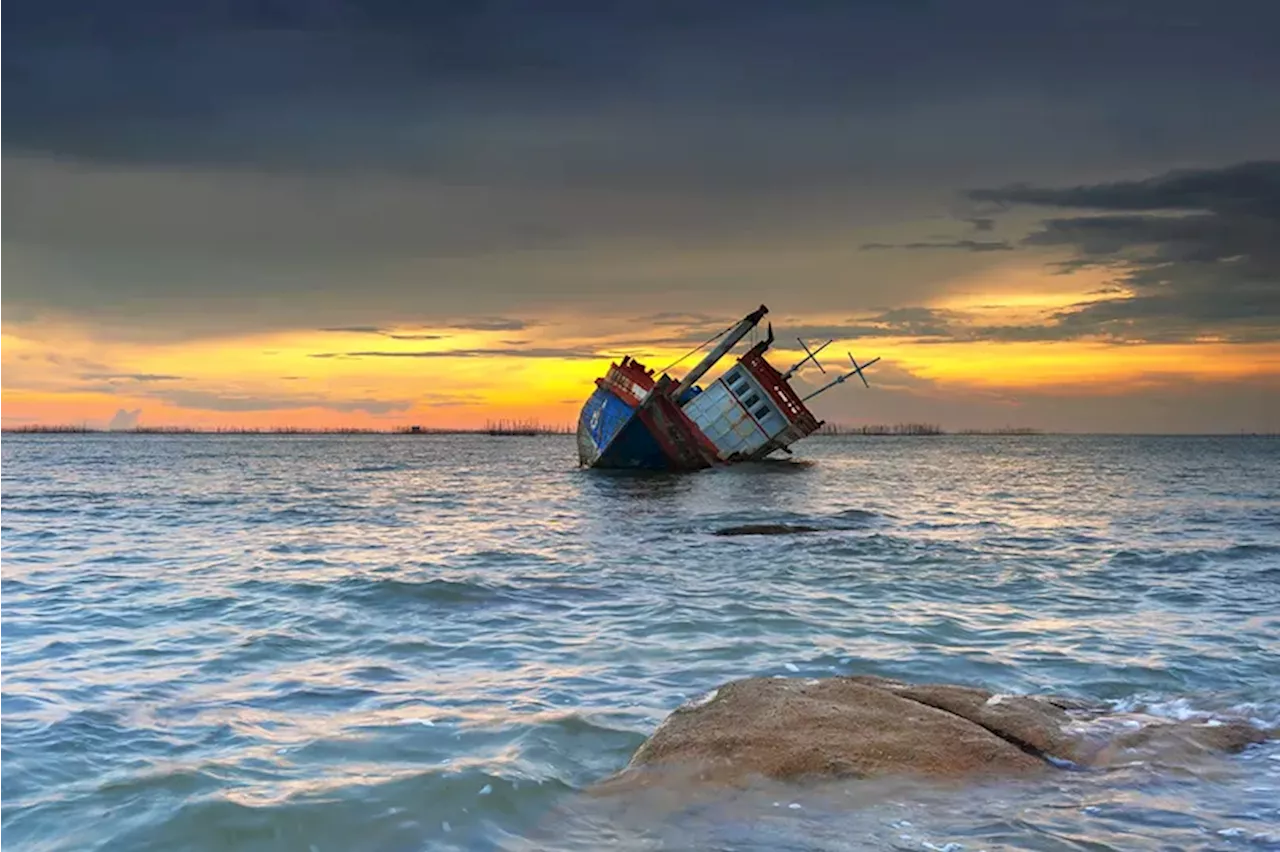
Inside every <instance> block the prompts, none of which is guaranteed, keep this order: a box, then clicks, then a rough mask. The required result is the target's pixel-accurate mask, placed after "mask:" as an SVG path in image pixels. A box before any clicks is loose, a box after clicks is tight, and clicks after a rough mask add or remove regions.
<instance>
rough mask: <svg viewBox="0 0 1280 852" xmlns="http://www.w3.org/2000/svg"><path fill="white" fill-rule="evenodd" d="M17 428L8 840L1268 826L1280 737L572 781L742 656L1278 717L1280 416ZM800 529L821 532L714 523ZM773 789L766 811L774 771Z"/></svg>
mask: <svg viewBox="0 0 1280 852" xmlns="http://www.w3.org/2000/svg"><path fill="white" fill-rule="evenodd" d="M797 450H798V454H799V455H800V456H801V457H802V458H801V460H800V463H786V462H784V463H778V464H765V465H744V466H742V467H738V468H732V469H725V470H718V471H708V472H705V473H703V474H698V475H696V476H613V475H607V474H605V475H601V474H596V473H591V472H586V471H580V470H577V469H576V468H575V467H574V459H575V456H574V452H573V444H572V439H559V438H548V439H538V438H510V439H491V438H487V437H476V438H472V437H428V436H396V437H377V436H333V437H327V436H288V437H269V436H221V437H213V436H125V435H102V436H9V437H7V438H6V440H5V441H4V445H3V474H2V475H3V522H2V523H3V529H2V534H3V535H2V544H3V564H4V570H3V580H2V590H0V591H2V592H3V661H2V662H3V669H4V691H3V696H2V698H0V702H2V708H0V709H2V711H3V750H4V751H3V758H4V775H3V825H4V840H5V841H6V842H7V843H8V844H9V845H10V846H12V848H15V849H24V848H33V849H34V848H39V849H47V850H81V849H142V850H147V849H156V850H160V849H164V850H184V849H189V850H212V849H237V850H240V849H247V850H253V849H306V850H309V849H315V850H317V852H319V850H324V852H328V850H334V849H341V850H371V851H372V852H391V850H397V852H398V850H409V849H424V848H430V849H513V850H514V849H566V850H582V849H596V848H600V847H602V846H616V847H618V848H633V849H641V848H643V849H652V848H689V847H691V846H692V847H696V848H734V849H771V850H772V849H783V850H811V849H867V848H870V849H925V850H928V849H946V850H951V852H957V850H961V849H962V850H980V849H986V850H989V851H990V852H993V850H996V849H1027V848H1042V849H1060V848H1068V847H1072V848H1078V847H1081V846H1087V847H1089V848H1095V849H1107V848H1112V849H1167V848H1215V849H1260V848H1270V847H1275V846H1277V844H1280V835H1277V832H1276V828H1275V826H1276V825H1277V824H1280V810H1278V806H1277V802H1280V745H1277V744H1276V743H1268V744H1264V745H1261V746H1255V747H1252V748H1249V749H1246V750H1245V752H1243V753H1242V754H1239V755H1235V756H1229V757H1226V758H1222V759H1218V760H1214V761H1210V762H1204V761H1197V762H1195V763H1180V764H1175V765H1151V764H1148V763H1144V762H1142V761H1140V760H1135V761H1134V762H1133V763H1132V764H1130V765H1127V766H1122V767H1118V768H1115V769H1112V770H1108V771H1106V772H1063V773H1059V774H1056V775H1053V776H1051V777H1050V778H1049V779H1048V780H1045V781H1043V782H1040V781H1037V782H1034V783H1021V784H1018V785H1009V784H1004V783H999V782H995V781H992V782H990V783H981V784H975V785H966V786H965V787H964V788H962V789H951V788H945V787H931V786H924V787H922V786H919V785H914V784H909V783H906V782H901V783H899V782H887V781H880V782H869V781H868V782H856V783H855V782H850V783H847V784H833V785H819V786H818V787H815V788H805V789H800V790H797V789H794V788H788V787H785V786H776V785H763V786H761V787H760V788H758V789H749V790H744V791H738V792H737V793H735V794H733V795H731V796H728V797H725V796H706V795H700V794H694V793H691V792H690V791H687V790H680V789H671V790H666V791H664V790H657V791H654V793H653V795H652V796H650V797H648V798H645V797H639V798H636V799H633V800H629V801H627V802H625V803H621V804H619V803H617V802H605V801H599V800H597V799H595V798H594V797H592V796H590V795H587V794H586V793H585V791H586V790H587V788H589V787H590V785H591V784H593V783H594V782H596V781H599V780H601V779H603V778H605V777H607V776H608V775H610V774H612V773H614V772H616V771H617V770H619V769H620V768H622V767H623V766H625V765H626V763H627V761H628V760H629V758H630V756H631V755H632V753H633V752H634V751H635V749H636V748H637V747H638V746H639V745H640V744H641V743H642V742H643V741H644V738H645V737H646V736H647V735H648V734H650V733H652V731H653V730H654V729H655V728H656V727H657V726H658V724H659V723H660V722H661V721H662V719H663V718H665V717H666V716H667V715H668V714H669V713H670V712H672V711H673V710H674V709H676V708H678V707H680V706H681V705H685V706H697V705H698V704H699V703H700V702H706V701H711V700H714V697H715V695H716V693H715V690H716V688H717V687H718V686H719V685H721V684H722V683H724V682H725V681H727V680H730V679H733V678H738V677H745V676H752V675H764V676H779V677H785V678H792V679H796V681H797V682H799V683H802V682H804V681H806V680H809V679H812V678H816V677H821V676H827V675H831V674H874V675H881V676H886V677H892V678H898V679H904V680H931V681H947V682H959V683H970V684H974V685H978V686H983V687H985V688H988V689H990V690H992V691H993V692H996V693H997V696H996V697H995V698H993V699H992V700H993V702H994V701H999V700H1001V698H1002V696H1007V695H1016V694H1020V693H1028V692H1035V693H1044V692H1052V693H1057V694H1061V695H1065V696H1068V697H1074V698H1080V699H1084V700H1087V701H1090V702H1101V703H1103V704H1105V705H1106V706H1108V707H1109V708H1111V710H1112V711H1113V713H1112V714H1110V716H1109V717H1108V718H1109V719H1110V720H1111V721H1112V722H1114V723H1115V724H1118V725H1123V724H1127V723H1137V720H1140V719H1153V720H1168V721H1172V720H1179V721H1191V722H1196V723H1200V724H1206V725H1212V724H1217V723H1221V722H1222V721H1224V720H1226V719H1228V718H1235V717H1239V716H1242V715H1243V716H1245V717H1247V718H1250V719H1253V720H1255V722H1256V723H1258V724H1261V725H1265V726H1276V725H1278V724H1280V638H1278V637H1280V615H1278V614H1280V442H1278V441H1276V440H1274V439H1245V438H1053V437H1043V438H1038V437H1029V438H977V437H973V438H863V439H860V438H850V439H822V440H814V441H811V442H808V443H806V444H803V445H800V446H799V447H797ZM761 524H768V525H779V524H781V525H786V526H789V527H795V528H805V529H809V530H811V531H810V532H805V533H804V534H802V535H799V534H796V535H787V534H783V535H751V536H719V535H715V532H716V531H717V530H722V529H725V528H734V527H746V526H750V525H761ZM775 803H777V804H775Z"/></svg>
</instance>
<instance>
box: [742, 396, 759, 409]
mask: <svg viewBox="0 0 1280 852" xmlns="http://www.w3.org/2000/svg"><path fill="white" fill-rule="evenodd" d="M759 401H760V394H758V393H753V394H751V396H749V397H747V398H746V399H744V400H743V401H742V404H743V405H744V406H746V407H747V408H750V407H751V406H753V405H755V404H756V403H757V402H759Z"/></svg>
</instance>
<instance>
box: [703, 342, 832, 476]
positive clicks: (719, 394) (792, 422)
mask: <svg viewBox="0 0 1280 852" xmlns="http://www.w3.org/2000/svg"><path fill="white" fill-rule="evenodd" d="M767 345H768V344H767V343H765V342H762V343H759V344H756V345H755V346H754V347H752V348H751V349H750V350H748V351H747V352H746V353H745V354H743V356H742V357H741V358H739V359H738V361H737V363H736V364H734V365H733V367H731V368H730V369H728V370H726V371H725V373H724V374H723V375H722V376H720V378H718V379H716V380H715V381H714V382H712V383H711V384H710V385H709V386H708V387H707V388H706V389H705V390H702V391H701V392H700V393H697V394H696V395H694V396H693V397H692V398H691V399H689V400H688V401H687V402H684V404H683V409H684V413H685V414H686V415H688V417H689V419H690V420H692V421H693V422H694V424H695V425H697V427H698V428H699V429H700V430H701V431H702V433H703V434H704V435H706V436H707V438H708V439H710V441H711V442H712V443H713V444H715V446H716V450H717V451H718V452H719V454H720V458H721V459H722V460H723V461H745V460H750V459H761V458H764V457H765V456H767V455H769V454H770V453H772V452H774V451H775V450H784V451H785V450H786V448H787V447H788V446H789V445H790V444H792V443H794V442H796V441H798V440H800V439H801V438H803V437H805V436H806V435H809V434H811V433H813V432H814V431H816V430H817V429H818V427H819V426H821V425H822V424H821V423H820V422H819V421H818V419H817V418H816V417H814V416H813V414H812V413H811V412H810V411H809V409H807V408H806V407H805V405H804V403H803V402H801V400H800V397H799V396H797V395H796V392H795V391H794V390H793V389H792V388H791V386H790V385H789V384H788V383H787V381H786V379H785V378H784V377H783V375H782V374H781V373H779V372H778V371H777V370H776V369H775V368H774V366H773V365H772V364H770V363H769V362H768V361H766V360H765V358H764V350H765V349H766V348H767Z"/></svg>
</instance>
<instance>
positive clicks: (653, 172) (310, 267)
mask: <svg viewBox="0 0 1280 852" xmlns="http://www.w3.org/2000/svg"><path fill="white" fill-rule="evenodd" d="M6 12H7V13H8V20H9V24H8V28H7V32H6V38H5V45H4V46H5V48H6V50H5V52H4V59H3V64H4V87H5V94H6V96H7V104H6V106H7V109H6V111H5V116H4V117H5V118H6V119H8V121H7V122H6V125H5V133H4V136H3V188H4V202H3V203H4V210H3V212H4V217H3V246H2V257H3V281H2V285H0V293H2V297H3V304H2V314H0V344H2V347H0V358H2V363H0V369H2V376H3V380H2V388H3V399H2V407H0V416H2V418H3V423H4V425H5V426H6V427H14V426H21V425H28V424H35V423H40V424H82V425H89V426H95V427H106V426H108V425H115V426H130V425H139V424H140V425H144V426H193V427H219V426H221V427H228V426H242V427H266V428H269V427H290V426H293V427H310V428H328V427H346V426H350V427H365V428H399V427H403V426H407V425H411V424H416V425H422V426H427V427H432V426H434V427H467V426H482V425H484V424H485V423H486V422H487V421H489V420H494V419H498V418H518V419H536V420H538V421H539V422H541V423H543V424H547V425H569V424H571V423H573V422H575V421H576V418H577V414H578V410H579V408H580V407H581V404H582V402H583V401H584V400H585V398H586V397H587V396H588V395H589V394H590V393H591V391H592V390H593V389H594V384H593V380H594V378H595V377H597V376H599V375H601V374H603V372H604V371H605V370H606V369H607V368H608V365H609V364H610V362H611V361H616V360H617V359H619V358H621V357H622V356H624V355H628V354H629V355H632V356H634V357H638V358H640V359H641V360H642V361H644V362H645V363H646V364H647V365H649V366H652V367H659V368H660V367H664V366H666V365H667V364H669V363H671V362H673V361H676V360H677V359H678V358H679V357H680V356H681V355H682V354H684V353H686V352H687V351H688V350H690V349H692V348H693V347H695V346H696V345H698V344H699V343H702V342H703V341H705V340H706V339H707V338H709V337H711V336H712V335H713V334H715V333H716V332H718V331H720V330H721V329H723V328H724V327H726V326H728V325H730V324H731V323H733V322H734V321H736V320H737V319H738V318H740V317H741V316H743V315H744V314H746V313H748V312H750V311H751V310H753V309H754V308H755V307H756V306H757V305H759V304H765V305H767V306H768V308H769V311H770V312H769V315H768V320H770V321H771V322H772V323H773V328H774V332H775V334H776V336H777V342H776V343H775V349H774V354H773V360H774V361H775V363H777V364H778V365H779V366H780V367H782V368H784V369H785V367H786V366H789V365H790V364H791V363H792V362H794V361H796V360H799V357H800V356H801V353H800V345H799V343H798V342H797V338H803V339H804V340H805V341H806V342H807V343H808V344H810V345H817V344H819V343H821V342H823V341H826V340H827V339H832V338H834V341H835V342H833V343H832V344H831V345H830V346H829V347H828V349H827V350H825V352H824V353H823V355H822V356H821V357H822V360H823V365H824V367H825V368H826V369H827V370H828V373H827V374H825V375H824V374H823V373H821V372H819V371H818V370H817V369H815V368H813V367H812V366H810V367H808V368H807V369H806V370H804V371H803V372H802V373H801V374H800V377H799V378H798V379H797V380H796V384H797V386H798V387H799V388H800V389H801V390H802V391H803V390H805V389H811V388H815V387H818V386H820V385H821V384H822V383H824V382H825V381H826V380H828V379H829V378H830V377H831V375H832V374H833V372H834V371H836V370H839V369H840V368H841V367H842V366H843V365H844V364H847V363H848V357H849V355H848V353H852V356H853V357H856V358H858V359H859V360H860V361H863V360H868V359H870V358H874V357H880V358H881V361H880V362H878V363H877V364H876V365H875V366H874V367H872V368H871V369H870V370H869V371H868V378H869V379H870V381H871V388H869V389H868V388H864V387H862V386H861V384H855V383H848V384H845V385H843V386H841V387H839V388H837V389H835V390H833V391H831V392H829V393H826V394H824V395H823V396H822V397H820V398H819V399H818V400H816V401H815V402H814V405H813V407H814V410H815V413H816V414H817V415H818V416H819V417H820V418H823V419H825V420H827V421H829V422H833V423H843V424H851V425H857V424H864V423H894V422H900V421H913V422H928V423H934V424H938V425H941V426H943V427H944V428H948V429H988V428H1002V427H1025V428H1037V429H1044V430H1047V431H1069V432H1078V431H1094V432H1228V433H1230V432H1239V431H1249V432H1255V431H1266V432H1277V431H1280V109H1276V103H1275V93H1276V92H1277V91H1280V51H1277V50H1275V49H1274V34H1275V33H1276V32H1280V4H1276V3H1273V2H1269V0H1258V2H1230V0H1227V1H1226V2H1214V3H1204V2H1195V3H1191V2H1184V0H1160V2H1154V1H1153V2H1143V3H1132V2H1124V1H1123V0H1110V2H1094V0H1079V1H1078V2H1061V3H1059V2H1044V3H1026V2H1013V0H1008V1H1007V2H1005V0H1000V1H999V2H996V0H992V1H991V2H987V0H970V2H963V3H961V2H922V0H849V2H839V3H826V2H816V0H815V2H805V3H797V2H793V1H792V2H763V1H762V0H743V2H738V3H698V2H688V1H687V0H685V2H678V3H677V2H665V0H653V2H632V3H624V2H601V0H592V2H587V0H577V1H576V2H563V3H558V2H545V3H531V2H473V3H454V4H445V3H425V2H389V1H388V2H366V3H346V2H340V0H305V2H303V0H296V1H295V0H275V2H253V3H240V2H230V0H226V1H225V2H219V3H213V2H194V3H171V2H162V0H137V2H131V3H127V4H106V3H97V2H91V0H15V2H10V3H9V4H8V5H7V6H6ZM743 348H745V344H744V345H743V346H742V347H739V350H738V351H739V352H740V351H741V350H742V349H743ZM694 362H695V358H690V359H687V360H685V361H683V362H681V363H679V364H678V365H677V366H676V367H674V368H673V374H674V375H676V376H677V377H678V376H679V375H680V374H681V373H682V371H683V370H684V369H687V368H688V367H689V366H691V365H692V364H693V363H694Z"/></svg>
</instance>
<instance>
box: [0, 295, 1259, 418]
mask: <svg viewBox="0 0 1280 852" xmlns="http://www.w3.org/2000/svg"><path fill="white" fill-rule="evenodd" d="M985 283H986V286H985V287H984V286H982V285H983V282H981V281H977V280H970V281H957V282H955V285H954V286H953V287H951V288H949V289H948V293H947V295H945V296H943V297H940V298H938V299H936V300H935V301H934V303H933V304H932V305H931V307H934V308H939V309H945V310H949V311H958V312H964V313H965V314H966V315H967V316H969V317H971V318H976V319H978V320H980V321H981V322H982V323H988V324H989V323H996V322H1028V321H1035V320H1036V319H1037V318H1039V319H1040V320H1041V321H1043V319H1044V318H1045V317H1046V316H1047V312H1050V311H1052V310H1056V309H1060V308H1062V307H1065V306H1067V305H1071V304H1076V303H1078V302H1080V301H1082V300H1092V299H1098V298H1108V297H1109V296H1107V295H1104V294H1099V293H1098V289H1099V283H1100V282H1099V280H1098V278H1097V276H1096V275H1085V276H1048V275H1044V274H1043V273H1039V274H1038V275H1037V280H1036V282H1035V283H1036V284H1038V285H1040V286H1039V287H1037V288H1030V287H1028V286H1027V284H1028V281H1027V273H1026V272H1025V271H1022V272H1019V271H1017V270H1013V271H1009V270H1005V271H1002V272H1000V273H999V274H996V275H993V276H992V277H990V278H989V279H988V280H987V281H986V282H985ZM783 307H786V306H783ZM771 319H773V321H774V322H775V331H776V333H777V335H778V341H777V343H776V344H775V348H774V349H773V350H772V355H771V360H772V361H773V362H774V363H775V364H776V365H777V366H778V367H779V368H780V369H786V367H787V366H789V365H790V364H791V363H792V362H793V361H795V360H798V359H799V357H800V356H801V353H800V351H799V347H798V346H797V345H796V343H795V342H794V339H795V335H794V334H790V333H788V327H789V326H793V325H794V326H797V327H798V326H801V325H806V326H811V327H817V326H824V325H825V326H839V325H840V324H842V323H844V324H848V323H849V322H850V321H851V319H850V318H849V317H848V316H842V317H832V316H807V317H806V316H798V315H794V314H790V313H788V314H785V315H784V316H776V315H775V316H771ZM672 331H673V329H671V328H660V327H648V328H646V327H642V326H637V324H635V323H626V322H622V321H615V322H609V321H606V320H604V319H601V318H598V317H596V318H587V317H573V316H570V315H564V316H559V317H555V318H551V319H548V320H546V321H543V322H539V323H537V324H531V325H530V326H529V327H528V328H526V329H523V330H520V331H510V330H501V331H499V330H493V331H479V330H461V329H457V328H453V327H450V328H435V329H433V328H423V327H412V328H401V329H395V328H389V329H384V330H383V331H382V333H374V332H372V331H354V330H353V331H339V330H332V331H281V332H274V333H268V334H255V335H244V336H227V337H210V338H203V339H197V340H193V341H188V342H140V341H136V340H134V341H130V340H123V339H113V338H104V337H102V336H101V335H98V334H96V333H95V330H94V329H93V328H89V327H85V326H77V325H74V324H58V323H35V324H22V325H10V326H6V327H5V328H4V330H3V333H2V334H0V341H2V344H3V375H4V382H3V397H2V402H3V407H2V409H0V414H2V416H3V421H4V424H5V425H6V426H10V427H13V426H21V425H26V424H34V423H39V424H46V425H61V424H67V425H79V424H85V425H89V426H96V427H101V426H104V425H106V424H107V423H108V422H109V421H110V420H111V418H112V417H113V416H114V415H115V413H116V412H117V411H118V410H122V409H123V410H125V411H139V412H140V414H139V422H140V423H141V424H143V425H147V426H183V427H197V428H215V427H223V428H234V427H246V428H276V427H304V428H340V427H354V428H396V427H401V426H407V425H411V424H416V425H422V426H425V427H439V428H468V427H477V426H483V425H484V424H485V422H487V421H489V420H494V419H499V418H518V419H535V420H538V421H539V422H541V423H543V424H545V425H569V424H571V423H573V422H574V421H575V420H576V417H577V413H578V410H579V408H580V406H581V404H582V402H583V400H585V398H586V397H587V396H588V395H589V394H590V393H591V391H592V389H593V380H594V379H595V377H597V376H599V375H601V374H602V373H603V371H604V370H605V369H606V368H607V367H608V364H609V361H610V360H611V358H617V357H620V356H621V355H623V354H628V353H630V354H633V355H638V356H640V357H641V358H642V359H643V360H644V361H645V362H646V364H647V365H648V366H651V367H655V368H660V367H662V366H664V365H665V364H666V363H668V362H670V361H674V360H675V359H676V358H678V357H679V356H680V355H682V354H684V352H685V351H687V349H688V348H689V345H688V344H684V343H678V342H673V341H670V340H669V339H668V340H665V341H664V336H665V337H667V338H669V336H670V335H671V333H672ZM688 333H689V334H690V336H693V335H694V334H695V330H691V331H689V332H688ZM394 334H403V335H405V336H406V339H398V338H396V337H393V336H391V335H394ZM433 335H438V338H437V339H432V336H433ZM810 342H811V343H814V344H816V343H817V342H818V341H810ZM743 348H745V347H743V346H740V347H739V348H738V351H739V352H740V351H741V350H742V349H743ZM849 349H852V350H853V351H854V352H855V354H856V355H857V356H858V357H859V359H860V360H864V361H865V360H868V359H870V358H872V357H875V356H880V357H881V358H882V359H883V360H882V362H881V364H880V365H877V367H876V368H873V369H872V371H871V378H872V380H873V383H875V384H876V385H877V386H878V387H880V388H884V389H888V390H890V391H901V392H904V393H910V394H915V395H923V396H925V397H928V395H929V394H930V393H932V392H938V393H944V394H945V395H946V396H948V397H951V398H955V397H957V396H961V395H963V394H965V393H970V392H971V393H975V394H977V393H989V392H1003V393H1009V394H1018V393H1031V394H1045V393H1056V394H1059V395H1063V396H1075V395H1091V396H1101V397H1106V396H1115V395H1120V394H1125V393H1131V392H1134V391H1137V390H1141V389H1144V388H1152V387H1160V386H1164V385H1176V384H1177V383H1179V382H1186V381H1200V382H1203V381H1212V382H1224V381H1225V382H1230V381H1247V380H1252V379H1257V378H1267V377H1275V376H1280V344H1271V343H1259V344H1250V345H1245V344H1227V343H1216V342H1211V341H1206V342H1200V343H1181V344H1167V343H1128V344H1115V343H1108V342H1101V341H1084V340H1066V341H1036V342H994V341H990V340H982V341H963V340H953V339H945V338H944V339H938V340H936V341H935V340H930V339H928V338H908V337H865V338H861V339H857V340H852V341H848V340H837V342H836V343H834V344H832V346H831V348H830V349H828V350H827V352H826V353H825V354H824V355H823V360H824V362H825V363H826V364H827V366H828V369H829V370H830V371H831V372H832V373H834V371H836V370H839V369H841V368H842V367H843V365H844V361H845V356H844V351H846V350H849ZM494 350H499V351H501V352H502V353H510V354H484V353H486V352H492V351H494ZM459 351H463V352H470V353H472V354H470V355H456V354H455V355H444V356H443V357H432V356H428V357H422V353H431V352H439V353H444V352H452V353H458V352H459ZM519 351H526V352H532V353H534V357H527V356H526V357H517V356H516V355H515V353H516V352H519ZM369 352H377V353H383V354H380V355H348V354H347V353H369ZM589 353H595V354H596V355H597V356H598V357H582V356H583V355H584V354H589ZM317 356H321V357H317ZM696 360H697V356H695V357H691V358H689V359H688V360H686V361H685V362H683V363H682V364H681V365H680V366H679V367H677V368H676V369H675V370H673V374H675V375H679V374H681V373H682V372H683V371H684V370H686V369H688V368H689V367H690V366H692V365H693V364H694V363H696ZM877 369H879V370H880V371H881V372H880V373H879V375H877V373H876V370H877ZM713 375H714V374H713ZM828 378H829V376H823V375H821V374H819V373H818V372H817V371H815V370H812V369H811V368H810V370H809V371H808V372H806V373H805V374H804V376H803V378H802V379H801V380H800V383H801V384H802V385H807V386H809V387H814V386H817V385H818V384H820V383H821V382H824V381H826V380H827V379H828ZM840 393H841V391H833V392H832V394H831V395H830V396H831V398H832V399H833V400H835V399H836V398H837V397H838V395H839V394H840ZM825 405H826V401H825V400H824V401H823V403H821V404H820V406H819V407H821V406H825ZM834 408H835V409H838V408H839V406H838V405H837V406H834ZM818 413H819V416H824V414H825V412H824V411H822V410H819V411H818ZM833 419H847V418H838V417H836V418H833ZM937 419H945V418H943V417H939V418H937Z"/></svg>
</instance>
